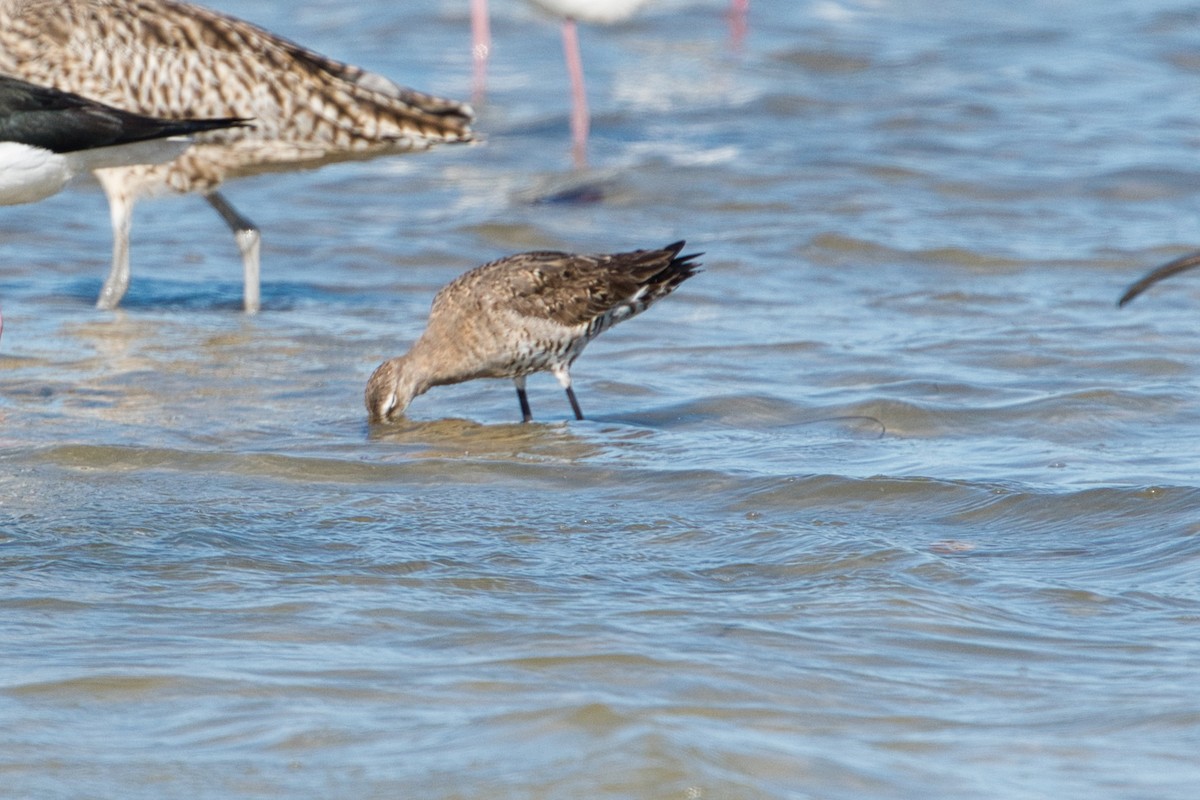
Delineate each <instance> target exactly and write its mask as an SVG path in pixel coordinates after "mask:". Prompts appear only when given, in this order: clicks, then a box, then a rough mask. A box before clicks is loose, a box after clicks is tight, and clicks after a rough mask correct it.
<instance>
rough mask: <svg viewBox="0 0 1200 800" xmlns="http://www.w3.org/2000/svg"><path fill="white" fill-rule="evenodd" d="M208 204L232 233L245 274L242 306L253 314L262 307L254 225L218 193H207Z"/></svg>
mask: <svg viewBox="0 0 1200 800" xmlns="http://www.w3.org/2000/svg"><path fill="white" fill-rule="evenodd" d="M204 199H205V200H207V201H208V204H209V205H210V206H212V207H213V208H214V209H216V212H217V213H218V214H220V215H221V219H223V220H225V224H226V225H228V226H229V229H230V230H231V231H233V239H234V241H235V242H237V246H238V250H240V251H241V253H242V269H243V271H244V273H245V275H244V278H243V282H244V288H243V290H242V304H243V306H244V307H245V309H246V313H247V314H253V313H255V312H256V311H258V309H259V308H260V307H261V305H262V294H261V290H260V288H259V286H260V278H259V271H260V270H259V234H258V228H256V227H255V226H254V223H253V222H251V221H250V220H248V219H246V218H245V217H243V216H242V215H241V214H240V213H238V210H237V209H236V208H234V207H233V206H232V205H230V203H229V201H228V200H226V199H225V198H224V197H223V196H222V195H221V193H220V192H209V193H208V194H206V195H204Z"/></svg>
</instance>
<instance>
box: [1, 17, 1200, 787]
mask: <svg viewBox="0 0 1200 800" xmlns="http://www.w3.org/2000/svg"><path fill="white" fill-rule="evenodd" d="M219 5H220V6H221V7H222V8H225V9H227V10H232V11H235V12H236V13H238V14H240V15H242V16H245V17H248V18H250V19H252V20H254V21H256V22H258V23H260V24H262V25H264V26H266V27H268V28H271V29H273V30H277V31H279V32H281V33H284V34H285V35H287V36H289V37H291V38H293V39H296V40H298V41H301V42H304V43H306V44H308V45H310V46H312V47H315V48H317V49H319V50H321V51H324V52H327V53H329V54H331V55H334V56H337V57H340V58H344V59H346V60H349V61H353V62H356V63H360V64H362V65H364V66H367V67H369V68H372V69H375V70H377V71H380V72H383V73H385V74H387V75H389V76H392V77H394V78H396V79H398V80H400V81H402V82H405V83H408V84H410V85H414V86H417V87H420V88H423V89H427V90H430V91H435V92H439V93H442V94H446V95H451V96H456V97H463V98H466V97H467V96H469V95H470V93H471V64H470V59H469V52H468V48H469V35H468V31H467V9H466V6H467V3H466V0H461V2H460V1H459V0H413V2H406V3H391V2H384V1H383V0H371V2H365V3H357V4H343V3H335V2H325V1H324V0H303V1H302V2H300V3H299V4H298V6H297V4H295V3H291V2H282V1H281V0H280V1H278V2H277V1H276V0H256V2H252V3H237V4H235V3H231V2H222V3H220V4H219ZM493 5H494V9H493V33H494V36H495V40H496V47H495V51H494V58H493V62H492V64H491V69H490V74H489V76H488V92H487V96H486V99H485V101H484V102H482V103H481V104H479V121H478V128H479V130H480V131H481V132H483V133H484V134H485V135H486V138H487V142H486V144H484V145H483V146H480V147H472V148H458V149H453V148H450V149H443V150H440V151H437V152H433V153H429V154H423V155H419V156H412V157H407V158H392V159H382V160H376V161H371V162H366V163H358V164H347V165H338V166H332V167H327V168H325V169H322V170H319V171H315V172H305V173H296V174H290V175H272V176H265V177H262V178H257V179H252V180H247V181H243V182H239V183H234V184H231V185H230V186H228V187H227V196H228V197H229V199H230V200H231V201H232V202H233V203H234V204H236V205H237V206H238V207H239V208H240V209H241V210H242V211H243V212H244V213H245V214H246V215H247V216H249V217H251V218H252V219H254V220H255V221H256V222H257V223H258V224H259V225H260V227H261V229H262V232H263V241H264V251H263V262H264V263H263V277H264V285H263V290H264V310H263V312H262V313H261V314H260V315H258V316H255V317H246V316H244V315H242V314H241V313H240V312H239V310H238V307H239V303H240V296H241V285H240V265H239V262H238V259H237V253H236V250H235V248H234V246H233V243H232V239H231V237H229V235H228V234H227V232H226V231H225V229H224V227H223V225H222V223H221V222H220V221H219V220H218V219H217V218H216V216H215V215H213V214H212V213H211V211H210V210H209V209H208V208H207V206H206V205H205V204H204V203H203V202H202V201H201V200H199V199H197V198H196V197H188V198H181V199H164V200H162V201H154V202H150V201H148V202H145V203H144V204H142V205H141V206H139V208H138V211H137V214H136V217H135V223H134V232H133V285H132V289H131V291H130V294H129V295H128V297H127V298H126V302H125V304H124V306H123V307H122V309H121V310H120V311H118V312H116V313H105V312H100V311H97V310H95V309H94V308H93V307H92V303H93V300H94V298H95V295H96V294H97V292H98V290H99V287H100V283H101V280H102V278H103V277H104V275H105V273H106V271H107V264H108V254H109V246H110V239H109V231H108V225H107V213H106V210H105V205H104V201H103V197H102V195H101V194H100V192H99V190H98V189H96V188H95V187H88V186H83V187H80V188H78V189H76V190H73V191H68V192H66V193H64V194H62V195H60V196H58V197H55V198H52V199H51V200H49V201H46V202H44V203H42V204H39V205H36V206H28V207H21V208H8V209H3V211H2V213H0V300H2V307H3V311H4V321H5V329H4V338H3V341H2V342H0V640H2V644H3V650H4V657H3V658H2V659H0V720H3V724H2V725H0V781H2V782H3V786H4V789H3V791H2V792H0V793H3V794H5V795H6V796H12V797H29V798H34V797H36V798H50V797H64V798H66V797H70V798H74V797H121V798H164V797H189V798H229V797H287V798H295V797H381V798H382V797H422V798H467V797H472V798H474V797H512V798H565V797H589V798H594V797H605V798H766V797H771V798H774V797H789V798H791V797H794V798H865V797H897V798H899V797H905V798H908V797H921V798H927V797H931V796H932V797H975V798H980V797H984V798H1006V799H1007V798H1047V797H1058V798H1062V797H1078V798H1095V797H1113V798H1192V797H1195V796H1196V794H1195V793H1196V787H1197V786H1200V761H1198V760H1197V756H1196V754H1197V752H1200V693H1198V691H1197V685H1198V678H1200V488H1198V487H1200V458H1198V455H1197V454H1198V453H1200V435H1198V434H1197V431H1200V325H1198V323H1200V275H1197V274H1193V275H1190V276H1183V277H1180V278H1178V279H1176V280H1173V281H1171V282H1169V283H1166V284H1163V285H1162V286H1161V287H1158V288H1156V289H1155V290H1153V291H1152V292H1150V293H1149V294H1148V295H1146V296H1145V297H1142V298H1140V299H1138V300H1137V301H1136V302H1135V303H1134V304H1133V305H1132V306H1130V307H1128V308H1126V309H1123V310H1120V311H1118V310H1117V309H1116V308H1115V305H1114V304H1115V301H1116V299H1117V297H1118V296H1119V295H1120V293H1121V290H1122V289H1123V287H1124V286H1125V285H1126V284H1127V283H1128V282H1130V281H1132V280H1133V279H1134V278H1136V277H1137V276H1138V275H1140V274H1141V272H1142V271H1144V270H1145V269H1147V268H1149V267H1151V266H1153V265H1155V264H1157V263H1159V262H1161V261H1163V260H1165V259H1167V258H1170V257H1173V256H1174V255H1177V254H1179V253H1182V252H1184V251H1185V250H1186V249H1188V248H1189V247H1192V246H1196V245H1200V166H1198V163H1200V162H1198V161H1197V146H1198V145H1200V9H1198V8H1197V7H1196V6H1195V5H1194V4H1190V3H1184V2H1179V0H1151V1H1150V2H1132V0H1099V2H1093V3H1087V4H1084V3H1061V4H1060V3H1054V2H1049V1H1048V0H1042V2H1032V1H1031V2H1026V1H1024V0H1017V1H1016V2H1008V3H986V4H981V3H968V2H958V1H955V0H951V2H941V3H916V4H914V3H895V2H892V1H891V0H863V2H832V1H830V2H825V1H822V2H808V1H807V0H753V2H752V8H751V15H750V18H749V26H748V31H747V33H746V35H745V37H744V39H740V38H739V36H738V34H737V31H736V30H734V29H731V27H730V25H729V24H728V21H727V20H726V19H725V17H724V6H725V3H724V1H723V0H711V1H710V2H695V3H687V2H683V1H682V0H663V2H660V3H658V4H657V5H652V6H651V7H650V8H648V9H647V10H646V11H645V12H644V13H642V14H641V15H640V16H638V17H637V18H636V19H634V20H633V21H631V22H629V23H627V24H624V25H620V26H616V27H613V28H593V27H585V28H584V29H583V31H582V39H583V47H584V58H585V62H586V66H587V69H588V78H589V92H590V96H591V101H592V108H593V114H594V120H593V141H592V145H591V150H590V165H589V167H588V168H587V169H586V170H584V171H576V170H574V169H573V167H572V162H571V158H570V151H569V144H568V134H567V130H566V128H567V109H568V103H567V94H566V92H567V88H566V82H565V78H563V77H562V72H561V66H560V61H561V54H560V49H559V39H558V31H557V28H556V25H555V24H554V22H553V21H552V20H549V19H545V18H543V17H541V16H539V15H538V14H537V13H536V12H534V11H532V10H531V9H530V8H528V7H527V6H526V5H524V4H523V3H514V2H506V1H505V0H494V3H493ZM679 238H687V239H688V240H689V245H690V246H694V248H695V249H698V250H703V251H704V252H705V253H706V255H705V257H704V259H703V260H704V262H705V265H706V271H705V272H704V273H703V274H702V275H700V276H699V277H697V278H695V279H694V280H692V281H690V282H688V283H687V284H686V285H684V286H683V287H682V288H681V289H680V290H679V291H678V292H677V293H676V294H675V295H674V296H672V297H671V298H670V299H668V300H667V301H664V302H663V303H662V304H661V305H659V306H657V307H656V308H654V309H652V310H651V311H650V312H648V313H647V314H646V315H645V316H643V317H640V318H638V319H636V320H633V321H631V322H629V323H626V324H622V325H621V326H619V327H617V328H615V329H614V330H612V331H611V332H609V333H608V334H606V335H605V336H604V337H603V338H601V339H600V340H599V341H598V342H597V343H595V344H593V345H592V346H591V347H590V348H589V350H588V352H587V353H586V354H585V355H584V356H583V358H582V359H581V360H580V361H579V362H578V363H577V365H576V368H575V370H574V372H575V376H576V388H577V391H578V393H579V397H580V400H581V402H582V404H583V408H584V410H585V412H587V413H588V414H589V416H590V418H589V419H588V420H587V421H585V422H574V421H570V422H568V421H566V420H567V418H568V417H569V416H570V413H569V407H568V406H567V403H566V399H565V398H564V397H563V396H562V393H561V391H560V390H559V389H558V387H557V384H556V383H555V382H554V381H553V379H552V378H550V377H548V376H543V377H535V378H534V379H532V380H531V381H530V399H531V402H532V405H533V410H534V414H535V416H536V417H537V418H538V422H537V423H535V424H532V425H521V424H517V423H516V420H518V419H519V410H518V408H517V403H516V398H515V397H514V396H513V394H514V393H513V391H512V386H511V384H510V383H506V382H500V381H491V382H489V381H478V382H475V383H470V384H465V385H462V386H457V387H445V388H439V389H435V390H433V391H431V392H430V393H429V394H427V395H425V396H423V397H420V398H418V399H417V400H416V401H415V402H414V404H413V405H412V407H411V409H410V413H409V416H408V419H407V420H406V421H404V422H403V423H401V424H398V425H396V426H394V427H389V428H376V429H371V428H369V427H368V426H367V424H366V422H365V415H364V412H363V409H362V405H361V403H362V401H361V393H362V388H363V385H364V383H365V381H366V378H367V376H368V375H369V374H370V372H371V370H372V369H373V368H374V367H375V365H376V364H378V363H379V361H381V360H382V359H383V358H385V357H387V356H390V355H395V354H397V353H399V352H401V351H403V350H404V349H405V348H406V347H407V346H408V344H409V343H411V341H412V340H413V339H414V338H415V337H416V335H417V334H418V333H419V332H420V330H421V328H422V326H423V323H424V317H425V314H426V311H427V309H428V305H429V301H430V299H431V297H432V295H433V293H434V291H435V290H436V289H437V288H438V287H439V286H440V285H442V284H443V283H445V282H446V281H448V280H450V279H451V278H452V277H454V276H455V275H457V274H458V273H459V272H461V271H463V270H465V269H467V268H468V267H471V266H473V265H475V264H478V263H481V262H483V261H486V260H489V259H491V258H495V257H497V256H499V255H503V254H505V253H510V252H516V251H519V250H525V249H533V248H545V247H551V248H563V249H572V250H584V251H603V250H619V249H628V248H634V247H643V246H658V245H662V244H665V243H667V242H670V241H673V240H675V239H679Z"/></svg>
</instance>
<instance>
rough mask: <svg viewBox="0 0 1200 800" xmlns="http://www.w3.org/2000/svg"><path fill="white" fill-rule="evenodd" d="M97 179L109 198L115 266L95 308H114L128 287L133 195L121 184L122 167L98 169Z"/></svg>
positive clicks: (105, 282) (113, 264) (109, 272)
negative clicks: (118, 168) (120, 168)
mask: <svg viewBox="0 0 1200 800" xmlns="http://www.w3.org/2000/svg"><path fill="white" fill-rule="evenodd" d="M96 178H97V179H98V180H99V181H100V185H101V187H103V189H104V194H105V196H107V197H108V214H109V217H110V218H111V219H112V234H113V255H112V267H111V268H110V269H109V271H108V278H107V279H105V281H104V286H103V287H102V288H101V289H100V296H99V297H98V298H97V299H96V308H100V309H104V310H105V311H111V310H113V309H114V308H116V307H117V306H118V305H120V303H121V298H122V297H124V296H125V292H126V290H127V289H129V224H130V221H131V220H132V217H133V196H132V195H131V194H130V193H129V192H127V191H125V188H124V186H123V185H122V182H121V170H106V169H102V170H97V172H96Z"/></svg>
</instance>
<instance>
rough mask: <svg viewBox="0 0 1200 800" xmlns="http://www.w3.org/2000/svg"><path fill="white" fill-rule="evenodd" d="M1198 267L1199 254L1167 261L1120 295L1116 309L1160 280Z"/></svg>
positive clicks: (1189, 254)
mask: <svg viewBox="0 0 1200 800" xmlns="http://www.w3.org/2000/svg"><path fill="white" fill-rule="evenodd" d="M1197 266H1200V252H1197V253H1188V254H1187V255H1185V256H1180V257H1179V258H1177V259H1175V260H1174V261H1168V262H1167V263H1166V264H1163V265H1162V266H1161V267H1157V268H1156V269H1152V270H1151V271H1150V272H1148V273H1146V274H1145V275H1144V276H1142V278H1141V279H1140V280H1138V281H1137V282H1136V283H1134V284H1133V285H1132V286H1130V287H1129V288H1128V289H1126V290H1125V294H1123V295H1121V299H1120V300H1118V301H1117V308H1122V307H1124V306H1125V305H1126V304H1127V303H1129V302H1130V301H1132V300H1133V299H1134V298H1135V297H1137V296H1138V295H1139V294H1141V293H1142V292H1144V291H1146V290H1147V289H1149V288H1150V287H1151V286H1153V285H1154V284H1156V283H1158V282H1159V281H1161V280H1164V279H1166V278H1169V277H1171V276H1172V275H1178V274H1179V273H1180V272H1186V271H1187V270H1189V269H1192V268H1193V267H1197Z"/></svg>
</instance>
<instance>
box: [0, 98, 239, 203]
mask: <svg viewBox="0 0 1200 800" xmlns="http://www.w3.org/2000/svg"><path fill="white" fill-rule="evenodd" d="M245 122H246V120H240V119H212V120H168V119H160V118H158V117H147V116H143V115H141V114H131V113H129V112H128V111H122V110H120V109H118V108H113V107H112V106H108V105H104V104H103V103H96V102H93V101H91V100H88V99H87V98H85V97H80V96H79V95H77V94H72V93H70V92H60V91H58V90H57V89H50V88H47V87H44V86H35V85H34V84H32V83H27V82H25V81H22V80H18V79H17V78H9V77H5V76H2V75H0V205H15V204H17V203H33V202H36V201H38V200H42V199H44V198H47V197H49V196H50V195H52V194H56V193H57V192H59V191H60V190H61V189H62V188H63V187H64V186H66V185H67V182H68V181H70V180H71V179H72V178H74V177H75V176H76V175H81V174H86V173H88V172H91V171H92V170H96V169H105V168H108V167H124V166H129V165H131V164H160V163H162V162H164V161H170V160H171V159H173V158H175V157H176V156H178V155H179V154H180V153H182V152H183V151H184V150H186V149H187V147H188V145H189V144H191V139H190V138H189V137H190V136H191V135H192V134H196V133H202V132H204V131H211V130H217V129H219V128H229V127H232V126H236V125H242V124H245Z"/></svg>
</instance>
